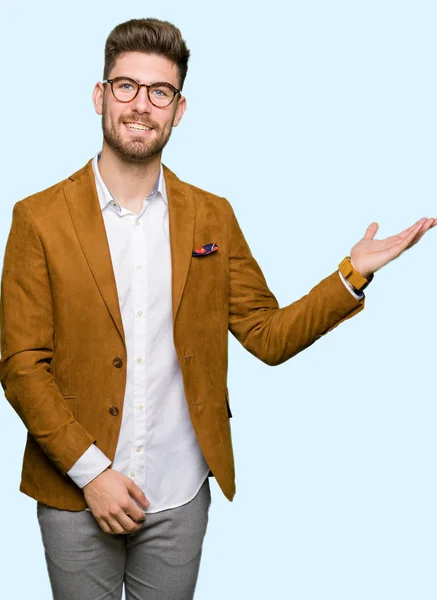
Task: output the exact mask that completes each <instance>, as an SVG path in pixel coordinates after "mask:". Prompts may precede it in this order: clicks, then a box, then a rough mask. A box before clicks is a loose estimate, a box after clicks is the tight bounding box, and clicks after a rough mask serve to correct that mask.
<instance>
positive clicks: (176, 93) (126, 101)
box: [102, 77, 181, 108]
mask: <svg viewBox="0 0 437 600" xmlns="http://www.w3.org/2000/svg"><path fill="white" fill-rule="evenodd" d="M120 79H127V80H128V81H133V82H134V83H136V84H137V86H138V89H137V93H136V94H135V96H134V97H133V98H131V99H130V100H120V99H119V98H117V96H116V95H115V94H114V88H113V84H114V82H115V81H120ZM102 83H109V85H110V86H111V92H112V95H113V96H114V98H115V99H116V100H117V102H122V103H123V104H127V103H128V102H132V100H135V98H136V97H137V96H138V94H139V92H140V89H141V88H142V87H145V88H146V90H147V97H148V99H149V100H150V102H151V104H153V106H156V108H167V107H168V106H170V104H171V103H172V102H173V100H174V99H175V98H176V96H177V95H178V94H180V93H181V90H178V89H177V88H175V86H174V85H172V84H171V83H169V82H168V81H156V82H155V83H151V84H149V85H147V83H140V82H139V81H137V80H136V79H134V78H133V77H114V79H104V80H103V82H102ZM155 85H168V86H170V87H171V89H172V90H173V98H172V99H171V100H170V102H169V103H168V104H166V105H165V106H159V105H158V104H155V103H154V102H153V100H152V98H151V97H150V93H149V90H150V88H151V87H153V86H155Z"/></svg>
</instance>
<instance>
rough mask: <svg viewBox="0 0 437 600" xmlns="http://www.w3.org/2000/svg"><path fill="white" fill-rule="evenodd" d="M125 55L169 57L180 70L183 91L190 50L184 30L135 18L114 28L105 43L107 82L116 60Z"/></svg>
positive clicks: (157, 20) (153, 20)
mask: <svg viewBox="0 0 437 600" xmlns="http://www.w3.org/2000/svg"><path fill="white" fill-rule="evenodd" d="M124 52H145V53H147V54H158V55H159V56H163V57H164V58H168V59H169V60H171V61H172V62H174V63H175V65H176V66H177V68H178V73H179V87H180V89H182V86H183V85H184V81H185V77H186V75H187V70H188V59H189V58H190V51H189V50H188V48H187V46H186V44H185V40H184V39H183V38H182V34H181V32H180V30H179V29H178V28H177V27H175V26H174V25H172V23H169V22H168V21H160V20H159V19H131V20H130V21H125V22H124V23H120V25H117V26H116V27H114V29H113V30H112V31H111V33H110V34H109V36H108V39H107V40H106V44H105V67H104V70H103V79H108V77H109V74H110V72H111V70H112V68H113V67H114V65H115V61H116V60H117V58H118V57H119V56H120V55H121V54H123V53H124Z"/></svg>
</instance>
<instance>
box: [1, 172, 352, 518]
mask: <svg viewBox="0 0 437 600" xmlns="http://www.w3.org/2000/svg"><path fill="white" fill-rule="evenodd" d="M164 177H165V182H166V187H167V194H168V206H169V224H170V245H171V261H172V308H173V325H174V343H175V348H176V352H177V356H178V359H179V363H180V366H181V369H182V376H183V382H184V389H185V396H186V400H187V404H188V409H189V412H190V417H191V421H192V424H193V428H194V431H195V433H196V436H197V439H198V441H199V444H200V447H201V449H202V452H203V454H204V456H205V459H206V461H207V463H208V465H209V467H210V469H211V471H212V473H213V475H214V477H215V478H216V480H217V482H218V484H219V486H220V488H221V489H222V491H223V493H224V494H225V496H226V498H228V499H229V500H232V499H233V497H234V494H235V472H234V458H233V451H232V442H231V429H230V421H229V417H230V416H231V413H230V408H229V397H228V390H227V366H228V331H231V333H232V334H233V335H234V336H235V337H236V338H237V339H238V340H239V341H240V342H241V344H242V345H243V346H244V347H245V348H246V349H247V350H248V351H249V352H251V353H252V354H254V355H255V356H256V357H258V358H259V359H260V360H262V361H264V362H265V363H267V364H269V365H279V364H280V363H283V362H284V361H286V360H288V359H289V358H290V357H292V356H293V355H295V354H296V353H298V352H300V351H301V350H303V349H304V348H306V347H307V346H309V345H310V344H312V343H313V342H315V341H316V340H317V339H318V338H320V337H321V336H322V335H324V334H325V333H327V332H328V331H330V330H331V329H333V328H334V327H335V326H337V325H338V324H339V323H341V322H342V321H343V320H345V319H347V318H349V317H351V316H353V315H355V314H357V313H358V312H359V311H361V310H362V309H363V307H364V300H356V299H355V298H354V297H353V296H352V295H351V294H350V293H349V291H348V290H347V289H346V288H345V286H344V284H343V283H342V281H341V280H340V277H339V275H338V273H337V272H333V273H332V274H331V275H329V276H328V277H327V278H326V279H323V280H322V281H321V282H320V283H319V284H318V285H316V286H315V287H314V288H313V289H312V290H311V291H310V292H309V294H307V295H306V296H304V297H303V298H301V299H300V300H298V301H296V302H293V303H292V304H290V305H288V306H285V307H283V308H279V306H278V302H277V300H276V298H275V296H274V295H273V294H272V292H271V291H270V290H269V288H268V287H267V284H266V281H265V279H264V276H263V274H262V272H261V270H260V268H259V266H258V264H257V262H256V261H255V259H254V258H253V256H252V254H251V252H250V249H249V247H248V245H247V243H246V241H245V239H244V237H243V234H242V232H241V230H240V227H239V225H238V223H237V220H236V218H235V216H234V213H233V210H232V208H231V206H230V204H229V203H228V201H227V200H226V199H224V198H220V197H218V196H214V195H213V194H210V193H208V192H205V191H203V190H201V189H199V188H196V187H194V186H192V185H189V184H187V183H184V182H182V181H180V180H179V179H178V178H177V177H176V175H175V174H174V173H172V172H171V171H170V170H169V169H168V168H166V167H164ZM208 243H215V244H217V245H218V247H219V249H218V251H216V252H213V253H211V254H207V255H205V256H200V257H196V256H192V252H193V250H195V249H197V248H200V247H201V246H203V245H205V244H208ZM0 308H1V310H0V327H1V353H2V354H1V360H0V381H1V384H2V386H3V389H4V392H5V396H6V398H7V400H8V401H9V402H10V404H11V405H12V407H13V408H14V409H15V410H16V412H17V413H18V415H19V416H20V418H21V419H22V420H23V422H24V424H25V426H26V428H27V430H28V436H27V443H26V449H25V453H24V460H23V470H22V480H21V486H20V490H21V491H22V492H24V493H25V494H28V495H29V496H31V497H33V498H35V499H36V500H39V501H40V502H43V503H45V504H48V505H50V506H54V507H57V508H60V509H68V510H82V509H84V508H85V507H86V503H85V500H84V497H83V493H82V491H81V490H80V489H79V488H78V487H77V486H76V485H75V484H74V483H73V481H72V480H71V479H70V478H69V477H68V475H66V473H67V471H68V470H69V469H70V467H71V466H72V465H73V464H74V463H75V462H76V461H77V459H78V458H79V457H80V456H81V455H82V454H83V452H84V451H85V450H86V449H87V448H88V447H89V445H90V444H96V445H97V446H98V447H99V448H100V449H101V450H102V451H103V452H104V453H105V454H106V455H107V456H108V457H109V458H110V459H111V460H112V459H113V457H114V453H115V449H116V445H117V439H118V435H119V429H120V424H121V417H122V411H123V398H124V390H125V384H126V361H127V353H126V345H125V339H124V333H123V324H122V319H121V313H120V307H119V302H118V295H117V288H116V283H115V278H114V272H113V268H112V262H111V256H110V251H109V246H108V241H107V237H106V231H105V226H104V222H103V217H102V212H101V208H100V205H99V201H98V197H97V192H96V187H95V182H94V175H93V171H92V165H91V161H89V162H88V163H87V164H86V165H85V167H83V168H82V169H81V170H79V171H78V172H77V173H75V174H74V175H72V176H71V177H69V178H68V179H66V180H64V181H61V182H60V183H58V184H56V185H55V186H53V187H51V188H49V189H47V190H45V191H43V192H40V193H37V194H35V195H33V196H30V197H28V198H26V199H24V200H22V201H20V202H17V203H16V204H15V206H14V210H13V218H12V225H11V230H10V234H9V237H8V240H7V244H6V249H5V256H4V264H3V272H2V284H1V304H0Z"/></svg>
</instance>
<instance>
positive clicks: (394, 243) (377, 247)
mask: <svg viewBox="0 0 437 600" xmlns="http://www.w3.org/2000/svg"><path fill="white" fill-rule="evenodd" d="M435 225H437V219H433V218H431V219H427V218H426V217H424V218H423V219H420V220H419V221H417V223H414V225H411V227H408V229H405V230H404V231H401V233H398V234H397V235H392V236H390V237H388V238H385V240H375V239H373V238H374V237H375V235H376V232H377V231H378V228H379V225H378V223H371V224H370V225H369V227H368V228H367V231H366V233H365V234H364V237H363V239H361V240H360V241H359V242H358V243H357V244H355V246H354V247H353V248H352V250H351V263H352V266H353V267H354V269H355V270H356V271H358V273H360V275H362V276H363V277H366V278H368V277H369V276H370V275H371V274H372V273H375V272H376V271H378V269H380V268H381V267H383V266H384V265H386V264H388V263H389V262H390V261H392V260H394V259H395V258H397V257H398V256H400V255H401V254H402V252H404V251H405V250H407V249H408V248H411V247H412V246H414V245H415V244H417V242H418V241H419V240H420V239H421V238H422V237H423V236H424V235H425V233H426V232H427V231H428V229H431V228H432V227H434V226H435Z"/></svg>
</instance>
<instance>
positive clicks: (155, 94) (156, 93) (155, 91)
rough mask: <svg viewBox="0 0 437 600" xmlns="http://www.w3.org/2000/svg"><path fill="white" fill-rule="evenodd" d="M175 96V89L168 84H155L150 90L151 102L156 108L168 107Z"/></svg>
mask: <svg viewBox="0 0 437 600" xmlns="http://www.w3.org/2000/svg"><path fill="white" fill-rule="evenodd" d="M174 95H175V94H174V90H173V88H172V87H171V86H170V85H168V84H167V83H154V84H153V85H151V86H150V88H149V98H150V102H152V104H154V105H155V106H160V107H163V106H168V105H169V104H170V103H171V101H172V100H173V98H174Z"/></svg>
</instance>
